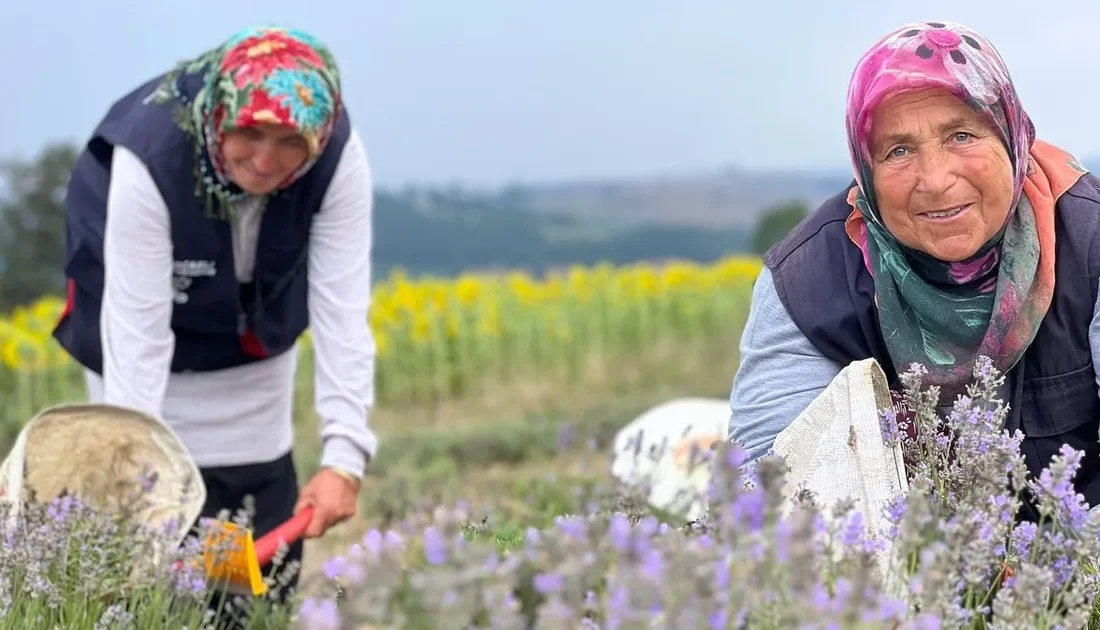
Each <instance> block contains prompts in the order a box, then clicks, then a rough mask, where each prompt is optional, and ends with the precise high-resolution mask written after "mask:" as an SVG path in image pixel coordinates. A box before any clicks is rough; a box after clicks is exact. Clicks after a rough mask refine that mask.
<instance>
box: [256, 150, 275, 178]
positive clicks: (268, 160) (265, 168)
mask: <svg viewBox="0 0 1100 630" xmlns="http://www.w3.org/2000/svg"><path fill="white" fill-rule="evenodd" d="M277 164H278V160H277V158H276V152H275V148H274V147H272V146H271V145H270V144H268V143H260V144H259V146H257V147H256V150H255V151H254V152H253V154H252V167H253V168H255V169H256V170H257V171H259V172H261V173H264V174H270V173H273V172H275V171H276V170H277Z"/></svg>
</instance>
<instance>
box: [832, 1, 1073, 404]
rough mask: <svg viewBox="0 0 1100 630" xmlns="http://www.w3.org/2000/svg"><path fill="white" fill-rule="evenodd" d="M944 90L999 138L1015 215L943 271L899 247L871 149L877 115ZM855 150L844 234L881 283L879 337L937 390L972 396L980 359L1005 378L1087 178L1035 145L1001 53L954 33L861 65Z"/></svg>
mask: <svg viewBox="0 0 1100 630" xmlns="http://www.w3.org/2000/svg"><path fill="white" fill-rule="evenodd" d="M936 87H938V88H944V89H946V90H948V91H949V92H951V93H952V94H954V95H955V96H956V97H957V98H959V99H960V100H961V101H963V102H964V103H966V104H967V105H969V106H970V107H971V108H972V109H973V110H974V111H976V112H978V113H979V114H980V115H981V116H982V117H983V118H984V119H985V120H986V121H987V122H988V123H989V124H990V125H991V127H992V128H993V129H994V130H996V132H997V134H998V135H999V136H1000V139H1001V141H1002V142H1003V143H1004V146H1005V147H1006V149H1007V152H1008V155H1009V158H1010V159H1011V163H1012V168H1013V174H1014V184H1013V196H1012V206H1011V211H1010V212H1009V214H1008V217H1007V219H1006V221H1005V224H1004V225H1003V226H1002V227H1001V229H1000V231H998V232H997V234H996V235H994V236H993V238H991V239H990V240H989V241H988V242H987V243H985V244H984V245H983V246H982V247H981V248H980V249H979V250H978V252H977V253H975V254H974V255H973V256H972V257H971V258H970V259H968V260H964V261H961V262H952V263H947V262H942V261H938V260H935V259H933V258H932V257H931V256H929V255H927V254H925V253H923V252H918V251H915V250H913V249H910V248H908V247H906V246H904V245H902V244H901V243H900V242H899V241H898V240H897V239H896V238H895V237H894V236H893V235H892V234H890V232H889V230H887V229H886V226H885V224H884V223H883V221H882V217H881V215H880V213H879V208H878V206H877V203H876V201H875V193H874V185H873V175H872V169H871V162H872V160H871V155H870V151H869V148H868V141H869V138H870V132H871V120H872V113H873V112H874V110H875V108H876V107H877V106H878V105H879V104H881V103H882V102H883V101H884V100H885V99H886V98H888V97H891V96H893V95H895V94H898V93H900V92H903V91H908V90H915V89H925V88H936ZM847 130H848V145H849V149H850V151H851V158H852V164H853V167H854V171H855V177H856V182H857V186H856V187H855V188H853V189H852V190H851V191H850V193H849V196H848V199H849V202H850V203H851V204H852V205H853V207H854V208H855V210H854V212H853V213H852V216H851V217H849V220H848V223H847V225H846V227H847V230H848V234H849V237H850V238H851V239H852V240H853V242H855V243H856V244H857V245H858V246H859V247H860V248H861V249H862V250H863V254H864V261H865V264H866V265H867V268H868V270H869V271H870V273H871V274H872V276H873V277H874V282H875V294H876V295H875V299H876V302H877V304H878V313H879V321H880V326H881V329H882V333H883V339H884V341H885V343H886V347H887V350H888V351H889V353H890V357H891V359H892V361H893V363H894V365H895V367H896V368H897V369H898V371H899V372H900V371H904V370H907V369H908V368H909V366H910V365H911V364H912V363H914V362H919V363H921V364H924V365H925V367H926V368H927V369H928V372H929V376H928V379H929V382H930V384H934V385H939V386H940V387H941V392H942V393H944V394H948V395H953V394H958V393H961V392H962V391H963V388H964V387H965V384H966V383H968V382H969V381H970V380H971V374H970V372H971V370H972V369H973V366H974V360H975V358H976V357H977V356H978V355H985V356H988V357H990V358H991V359H993V361H994V365H995V366H996V367H997V368H998V369H999V370H1001V371H1002V373H1007V372H1008V370H1009V369H1010V368H1012V367H1013V366H1014V365H1015V364H1016V363H1017V361H1019V359H1020V357H1021V356H1023V353H1024V352H1025V351H1026V350H1027V348H1028V346H1029V345H1030V344H1031V342H1032V340H1033V339H1034V337H1035V333H1036V332H1037V330H1038V328H1039V325H1040V323H1041V322H1042V320H1043V317H1044V316H1045V315H1046V312H1047V309H1048V308H1049V306H1050V301H1051V298H1052V295H1053V292H1054V203H1055V201H1057V198H1058V197H1059V196H1060V195H1061V194H1062V193H1063V192H1065V190H1066V189H1068V188H1069V187H1070V186H1072V185H1073V183H1074V182H1076V181H1077V179H1078V178H1080V176H1081V174H1083V173H1084V172H1085V170H1084V168H1083V167H1081V165H1080V164H1078V163H1077V161H1076V160H1074V159H1073V158H1072V157H1071V156H1069V155H1068V154H1065V153H1064V152H1062V151H1060V150H1059V149H1057V148H1055V147H1052V146H1051V145H1048V144H1046V143H1042V142H1041V141H1038V142H1037V141H1036V140H1035V128H1034V126H1033V125H1032V123H1031V120H1030V118H1029V117H1028V115H1027V113H1026V112H1025V111H1024V108H1023V106H1022V105H1021V104H1020V100H1019V98H1018V97H1017V95H1016V90H1015V88H1014V86H1013V84H1012V80H1011V78H1010V77H1009V73H1008V70H1007V69H1006V68H1005V64H1004V62H1003V60H1002V59H1001V57H1000V54H999V53H998V52H997V50H996V49H995V48H994V47H993V45H992V44H990V43H989V42H988V41H986V40H985V39H984V38H983V37H982V36H980V35H978V34H977V33H975V32H974V31H972V30H970V29H968V28H966V27H964V26H961V25H959V24H953V23H949V22H921V23H914V24H908V25H905V26H902V27H901V28H898V29H897V30H895V31H893V32H891V33H890V34H888V35H886V36H885V37H884V38H883V39H881V40H880V41H879V42H878V43H876V44H875V45H874V46H873V47H872V48H871V49H870V50H869V51H868V52H867V53H866V54H865V55H864V56H863V58H862V59H861V60H860V62H859V64H858V65H857V66H856V69H855V72H854V73H853V75H852V80H851V84H850V86H849V90H848V109H847Z"/></svg>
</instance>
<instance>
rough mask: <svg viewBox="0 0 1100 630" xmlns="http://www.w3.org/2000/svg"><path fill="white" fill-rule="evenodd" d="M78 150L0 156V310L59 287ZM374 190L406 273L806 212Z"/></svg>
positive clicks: (516, 263) (775, 235)
mask: <svg viewBox="0 0 1100 630" xmlns="http://www.w3.org/2000/svg"><path fill="white" fill-rule="evenodd" d="M76 156H77V147H76V146H74V145H72V144H68V143H60V144H54V145H50V146H47V147H46V148H44V149H43V150H42V151H41V152H40V153H39V154H38V155H37V156H36V157H35V158H34V159H32V160H26V161H19V160H8V161H6V162H3V163H0V174H2V176H3V182H4V184H3V188H0V192H2V193H3V194H2V196H0V311H7V310H10V309H11V308H12V307H14V306H16V305H19V304H25V303H28V302H30V301H33V300H34V299H36V298H38V297H40V296H41V295H44V294H60V293H61V292H62V289H63V287H64V281H63V277H62V267H63V264H64V239H65V225H64V214H63V205H62V204H63V201H64V195H65V187H66V184H67V182H68V178H69V172H70V170H71V168H72V165H73V164H74V162H75V159H76ZM375 195H376V196H375V204H374V243H373V256H374V269H375V273H374V277H375V279H381V278H385V277H386V276H388V275H389V274H390V273H391V272H392V271H393V270H394V269H395V268H398V267H400V268H403V269H405V270H407V271H408V272H409V273H413V274H422V273H430V274H439V275H454V274H456V273H459V272H462V271H464V270H470V269H503V268H507V269H524V270H528V271H531V272H533V273H542V272H544V271H546V270H548V269H551V268H556V267H562V266H565V265H569V264H586V265H589V264H596V263H599V262H605V261H606V262H611V263H614V264H627V263H632V262H637V261H641V260H664V259H670V258H679V259H688V260H695V261H698V262H710V261H713V260H716V259H718V258H720V257H722V256H724V255H729V254H735V253H747V252H756V253H759V251H762V250H760V248H761V247H763V246H766V245H767V244H768V243H770V242H774V241H776V240H778V239H779V238H782V235H783V234H785V233H786V230H789V228H790V227H793V224H794V223H797V219H798V218H800V216H804V214H805V207H804V206H799V205H798V204H797V203H794V204H788V205H786V206H783V207H781V208H779V209H777V210H774V211H770V212H767V213H765V215H764V218H763V219H762V220H761V223H760V226H759V227H758V229H757V230H756V233H755V234H753V233H749V232H747V231H745V230H742V229H736V228H731V229H710V228H699V227H692V226H676V225H657V224H647V225H640V226H630V227H621V228H619V229H612V230H610V231H608V230H607V229H606V226H602V227H601V228H600V229H598V230H597V229H595V228H593V227H592V226H590V225H588V224H586V223H585V221H584V220H583V219H581V218H578V217H575V216H568V215H565V214H558V215H554V214H547V213H545V212H534V211H531V210H529V209H527V208H525V207H524V201H523V199H522V196H520V197H519V198H517V196H516V195H514V194H497V195H493V194H464V193H458V192H453V191H443V190H437V191H433V192H428V193H423V192H418V193H409V192H394V191H387V190H377V191H376V193H375ZM792 207H794V208H795V210H794V211H792V209H791V208H792ZM798 208H801V211H798ZM800 212H801V213H800ZM773 215H777V217H778V218H777V217H776V216H773ZM769 217H770V218H769ZM792 221H793V223H792ZM562 234H567V235H568V237H563V236H562ZM765 248H766V247H765Z"/></svg>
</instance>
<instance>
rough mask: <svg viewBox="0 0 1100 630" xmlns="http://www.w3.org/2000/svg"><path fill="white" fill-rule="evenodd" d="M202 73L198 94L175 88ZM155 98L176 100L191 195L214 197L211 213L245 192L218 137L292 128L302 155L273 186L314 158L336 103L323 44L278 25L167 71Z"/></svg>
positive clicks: (332, 70)
mask: <svg viewBox="0 0 1100 630" xmlns="http://www.w3.org/2000/svg"><path fill="white" fill-rule="evenodd" d="M197 72H203V73H204V74H203V83H202V87H201V89H200V90H199V93H198V94H197V95H196V96H195V97H194V98H193V99H191V100H190V101H189V100H188V99H187V98H186V97H185V96H183V94H182V93H181V91H180V89H179V85H178V79H179V76H180V74H181V73H188V74H193V73H197ZM154 96H155V97H157V98H156V99H155V100H157V101H158V102H165V101H166V100H169V99H177V100H179V101H180V102H181V103H182V104H183V105H184V106H185V108H186V110H185V112H184V113H183V115H181V116H180V117H179V123H180V125H181V127H182V128H183V130H184V131H185V132H187V134H188V136H189V137H190V138H191V139H192V142H193V145H194V150H195V157H196V159H195V163H196V167H197V172H196V173H195V177H196V192H197V194H199V195H200V196H205V197H206V198H207V201H208V202H210V201H217V202H219V203H217V204H216V205H217V206H219V207H218V208H216V209H215V208H211V207H210V205H211V204H210V203H208V209H214V210H217V211H218V212H217V214H218V216H220V217H222V218H224V217H225V216H227V215H228V214H229V213H231V212H232V205H233V204H232V203H231V202H233V201H235V200H237V199H240V198H242V197H244V196H246V193H244V192H243V191H241V190H240V188H238V187H237V186H236V185H235V184H233V183H232V181H231V180H230V178H229V176H228V174H227V172H226V170H225V166H224V161H223V158H222V153H221V143H222V138H223V137H224V135H225V133H226V132H228V131H231V130H233V129H240V128H244V127H248V126H250V125H256V124H280V125H287V126H290V127H293V128H295V129H296V130H297V131H298V133H300V134H301V135H302V137H304V138H305V140H306V144H307V147H308V151H309V153H308V157H307V159H306V161H305V163H303V164H302V166H301V167H300V168H299V169H298V170H297V171H295V172H294V173H292V174H291V175H290V176H288V177H287V179H286V180H285V181H283V182H282V183H281V184H280V185H279V188H285V187H287V186H289V185H291V184H292V183H294V182H295V181H297V180H298V179H299V178H300V177H301V176H302V175H303V174H305V173H306V172H307V171H308V170H309V169H310V168H311V167H312V166H313V165H314V163H315V162H316V161H317V159H318V157H320V155H321V153H322V152H323V151H324V149H325V147H326V146H327V145H328V142H329V139H330V138H331V135H332V130H333V127H334V126H335V124H336V120H337V117H338V116H339V114H340V108H341V106H342V105H341V92H340V74H339V70H338V69H337V66H336V62H335V59H334V58H333V56H332V53H331V52H330V51H329V50H328V48H327V47H326V46H325V45H324V44H322V43H321V42H320V41H318V40H317V39H316V38H314V37H313V36H311V35H309V34H308V33H304V32H302V31H299V30H294V29H287V28H281V27H259V28H247V29H244V30H242V31H239V32H238V33H236V34H235V35H233V36H232V37H230V38H229V39H228V40H227V41H226V42H225V43H224V44H222V45H221V46H219V47H218V48H216V49H214V50H212V51H209V52H207V53H204V54H203V55H200V56H199V57H198V58H196V59H194V60H192V61H189V62H187V63H185V64H183V65H181V67H180V68H177V69H176V70H174V71H172V72H170V73H168V74H167V75H166V77H165V80H164V82H163V83H162V84H161V86H160V88H159V89H158V91H157V92H156V93H155V94H154Z"/></svg>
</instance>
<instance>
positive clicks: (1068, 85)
mask: <svg viewBox="0 0 1100 630" xmlns="http://www.w3.org/2000/svg"><path fill="white" fill-rule="evenodd" d="M894 5H897V6H894ZM1036 7H1038V8H1039V9H1041V10H1037V9H1036ZM1048 9H1049V10H1048ZM1055 9H1056V10H1055ZM914 19H921V20H935V19H947V20H955V21H958V22H962V23H964V24H967V25H968V26H970V27H972V28H974V29H976V30H978V31H979V32H981V33H983V34H984V35H986V36H987V37H988V38H989V39H990V40H992V42H993V43H994V45H995V46H997V48H998V49H1000V51H1001V53H1002V54H1003V55H1004V56H1005V58H1006V60H1007V62H1008V65H1009V69H1010V71H1011V73H1012V75H1013V77H1014V79H1015V80H1016V82H1017V87H1018V89H1019V91H1020V93H1021V98H1022V99H1023V102H1024V104H1025V106H1026V107H1027V108H1028V109H1029V111H1030V113H1031V115H1032V117H1033V118H1034V119H1035V122H1036V125H1037V127H1038V132H1039V135H1040V136H1041V137H1043V138H1045V139H1047V140H1049V141H1052V142H1054V143H1056V144H1061V145H1062V146H1064V147H1065V148H1067V149H1069V150H1071V151H1073V152H1076V153H1078V154H1079V155H1080V156H1082V157H1085V156H1089V155H1100V124H1098V122H1097V116H1098V112H1100V36H1098V35H1097V32H1096V25H1097V24H1100V3H1095V4H1093V5H1091V8H1090V5H1089V4H1087V3H1086V2H1084V1H1080V2H1058V1H1052V0H1047V1H1044V2H1042V3H1034V2H1026V3H1025V2H1021V1H1018V0H1016V1H1012V2H1008V1H1005V0H967V2H965V3H964V2H958V1H946V0H944V1H937V0H926V1H923V2H906V3H889V2H885V1H884V2H878V1H876V0H835V1H834V2H810V1H809V0H802V2H801V4H800V0H794V1H793V2H791V1H786V2H780V1H776V2H774V3H771V4H769V3H768V2H766V1H760V0H756V1H753V2H742V1H740V0H686V1H684V2H673V1H672V0H595V1H594V0H588V1H583V2H582V1H580V0H554V1H553V2H550V1H547V0H529V1H517V0H464V1H462V2H455V1H453V0H436V1H433V2H426V1H420V2H416V1H413V0H367V1H364V2H352V1H350V0H324V1H319V0H313V1H309V2H303V1H302V0H264V1H263V2H256V1H254V0H249V1H248V2H242V1H240V0H235V1H229V0H225V1H216V0H186V1H185V2H168V3H164V4H160V3H158V2H153V1H150V0H142V1H139V0H99V1H97V2H76V1H74V0H0V24H3V25H4V35H3V37H0V59H3V60H4V64H3V68H4V80H5V81H4V83H5V88H4V90H3V94H2V95H0V156H17V157H28V156H30V155H33V153H34V152H36V151H37V150H38V149H39V148H40V147H41V146H42V145H43V144H45V143H46V142H48V141H51V140H56V139H73V140H83V139H84V138H85V137H86V136H87V134H88V133H90V132H91V130H92V128H93V126H94V125H95V123H96V122H97V120H98V119H99V117H100V116H102V115H103V113H104V112H105V111H106V109H107V107H108V105H109V104H110V102H111V101H112V100H113V99H115V98H117V97H118V96H119V95H121V94H122V93H124V92H125V91H127V90H128V89H130V88H132V87H134V86H136V85H137V84H138V83H140V82H142V81H144V80H145V79H147V78H149V77H151V76H153V75H154V74H156V73H159V72H161V71H163V70H165V69H167V68H168V67H169V66H170V65H171V64H172V63H174V62H175V61H176V60H178V59H180V58H183V57H187V56H190V55H192V54H194V53H196V52H198V51H200V50H202V49H205V48H207V47H209V46H212V45H214V44H216V43H217V42H218V41H220V40H221V39H223V38H224V37H226V36H228V35H229V34H230V33H232V32H233V31H234V30H236V29H238V28H240V27H242V26H245V25H250V24H262V23H272V22H276V23H283V24H288V25H292V26H296V27H299V28H303V29H306V30H309V31H312V32H313V33H314V34H315V35H317V36H319V37H320V38H322V39H324V40H325V41H327V42H328V43H329V45H330V46H331V47H332V49H333V50H334V52H335V53H336V55H337V59H338V61H339V64H340V66H341V69H342V72H343V78H344V85H345V88H346V100H347V102H348V104H349V107H350V111H351V115H352V117H353V122H354V124H355V125H356V127H357V128H358V129H359V130H360V132H361V133H362V134H363V135H364V137H365V139H366V142H367V144H368V151H369V152H370V155H371V161H372V164H373V168H374V172H375V175H376V177H377V179H378V181H379V183H381V184H383V185H390V186H392V185H401V184H404V183H409V182H444V181H465V182H469V183H474V184H498V183H502V182H508V181H547V180H557V179H564V178H595V177H604V176H619V175H638V174H643V175H644V174H652V173H676V172H686V171H697V170H712V169H720V168H724V167H727V166H733V165H738V166H743V167H749V168H768V167H775V166H783V167H801V168H830V169H846V168H848V166H847V155H846V149H845V140H844V135H843V126H844V122H843V121H844V95H845V91H846V89H847V82H848V77H849V75H850V73H851V71H852V67H853V65H854V64H855V62H856V60H857V59H858V57H859V56H860V55H861V54H862V52H863V51H864V50H865V49H866V48H867V47H868V46H869V45H871V44H872V43H873V42H874V40H875V39H877V38H878V37H879V36H881V35H882V34H883V33H884V32H885V31H887V30H889V29H890V28H892V27H894V26H897V25H900V24H902V23H904V22H908V21H910V20H914Z"/></svg>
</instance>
